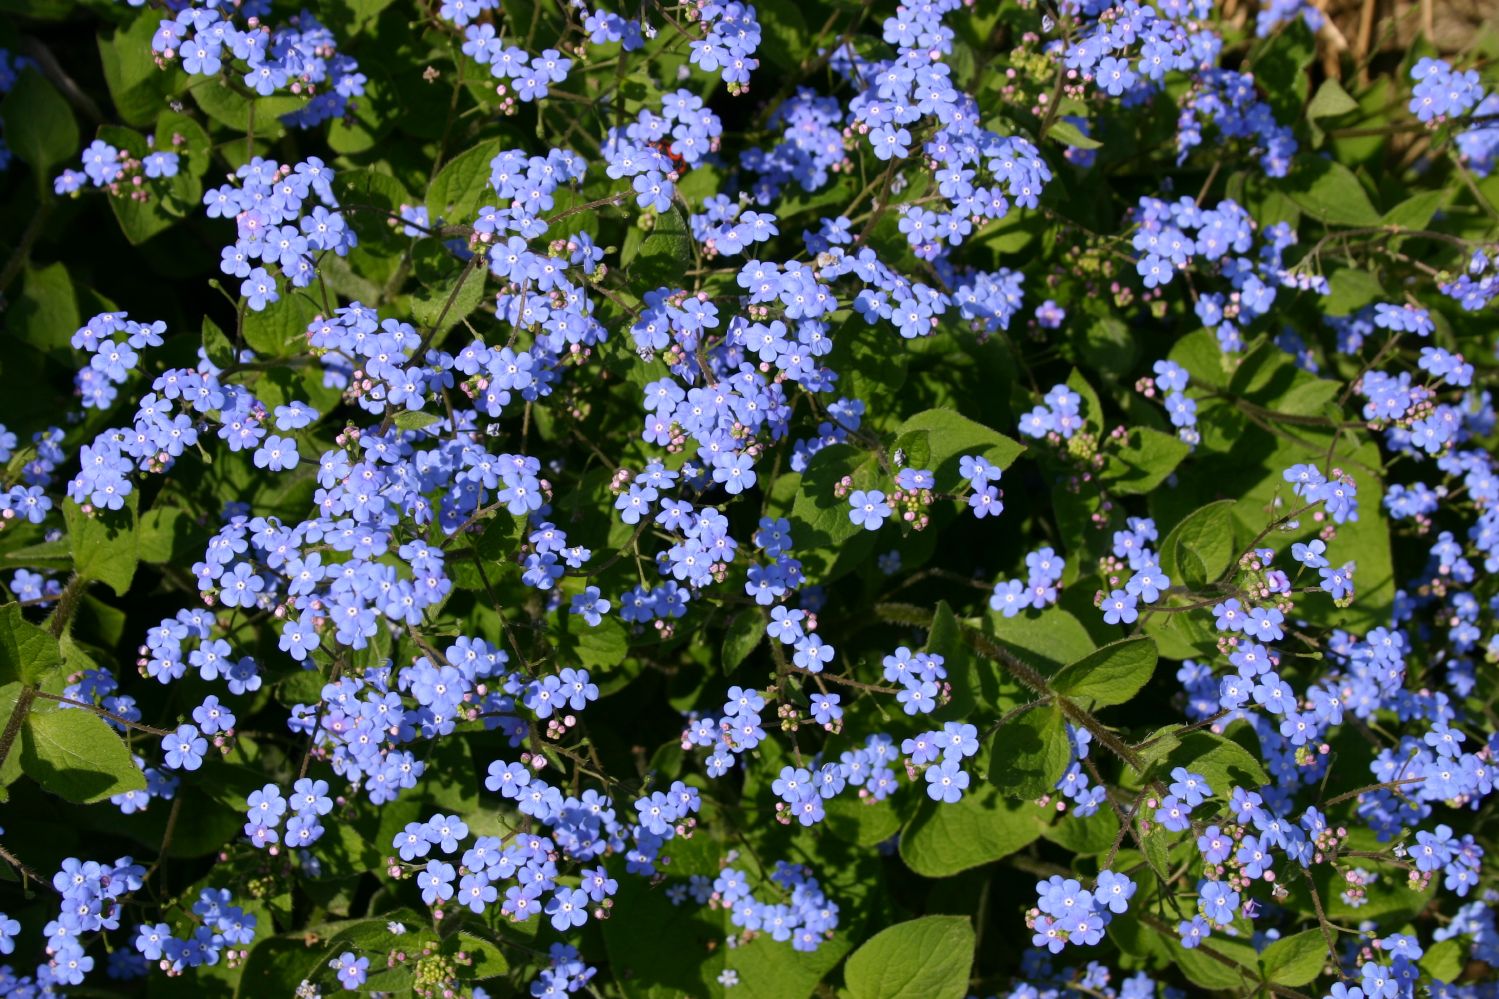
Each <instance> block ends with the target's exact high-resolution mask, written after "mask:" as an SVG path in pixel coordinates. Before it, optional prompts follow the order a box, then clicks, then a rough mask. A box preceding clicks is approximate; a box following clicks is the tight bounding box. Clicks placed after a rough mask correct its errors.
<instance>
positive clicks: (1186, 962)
mask: <svg viewBox="0 0 1499 999" xmlns="http://www.w3.org/2000/svg"><path fill="white" fill-rule="evenodd" d="M1166 946H1167V947H1168V948H1169V949H1170V951H1171V959H1172V960H1173V961H1174V962H1175V963H1176V966H1177V967H1178V968H1180V969H1181V972H1182V974H1184V975H1186V976H1187V979H1188V981H1190V982H1192V983H1193V984H1194V985H1200V986H1201V987H1202V988H1205V989H1220V990H1223V991H1231V992H1233V993H1234V994H1235V995H1243V994H1248V993H1249V992H1251V991H1253V987H1254V984H1255V977H1256V976H1255V975H1254V974H1253V973H1252V972H1251V970H1250V969H1251V968H1257V967H1258V965H1257V958H1256V955H1255V953H1254V948H1253V947H1250V946H1249V945H1248V944H1242V943H1239V942H1237V941H1234V940H1226V939H1224V938H1223V937H1221V936H1214V937H1212V938H1211V939H1210V940H1209V941H1208V942H1206V943H1203V944H1199V945H1198V946H1196V947H1191V948H1188V947H1183V946H1182V945H1181V943H1180V942H1178V940H1177V939H1176V937H1175V935H1172V936H1170V937H1168V938H1167V940H1166ZM1211 954H1218V955H1220V956H1222V957H1227V958H1229V959H1230V963H1228V964H1225V963H1223V962H1222V961H1220V960H1218V959H1217V958H1214V957H1212V956H1211Z"/></svg>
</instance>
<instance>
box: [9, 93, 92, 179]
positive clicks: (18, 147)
mask: <svg viewBox="0 0 1499 999" xmlns="http://www.w3.org/2000/svg"><path fill="white" fill-rule="evenodd" d="M0 119H4V121H5V144H6V145H7V146H9V147H10V148H11V150H12V151H14V152H15V154H16V156H18V157H19V158H20V159H21V160H22V161H24V162H25V163H26V164H28V165H29V166H31V167H33V168H34V169H35V170H36V172H37V174H38V177H39V179H40V180H41V181H43V182H45V181H47V180H49V179H50V178H48V177H47V176H46V174H47V168H48V167H50V166H52V165H53V164H55V163H61V162H63V161H64V160H66V159H69V158H70V157H72V156H75V155H76V154H77V152H78V148H79V139H78V123H77V122H75V121H74V120H73V109H72V108H70V107H68V102H67V101H66V100H65V99H64V98H63V96H62V94H60V93H58V92H57V88H56V87H54V86H52V84H51V83H49V82H47V78H46V77H44V76H42V74H41V73H39V72H37V71H36V70H34V69H27V70H25V71H23V72H22V73H21V75H20V77H19V78H17V80H16V83H15V86H14V87H12V88H11V91H10V93H8V94H6V95H5V100H4V101H3V102H0Z"/></svg>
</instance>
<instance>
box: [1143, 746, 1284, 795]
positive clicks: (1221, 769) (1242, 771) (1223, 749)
mask: <svg viewBox="0 0 1499 999" xmlns="http://www.w3.org/2000/svg"><path fill="white" fill-rule="evenodd" d="M1156 735H1158V736H1161V735H1164V736H1165V737H1164V738H1163V739H1162V740H1161V742H1160V743H1159V744H1158V745H1157V746H1156V747H1153V748H1154V749H1155V751H1154V752H1149V753H1147V754H1146V759H1147V760H1152V761H1153V760H1157V759H1159V758H1160V756H1161V755H1164V756H1165V759H1164V760H1162V761H1161V762H1159V763H1157V765H1156V766H1155V768H1154V772H1156V773H1158V774H1159V773H1170V772H1171V770H1172V769H1173V768H1175V767H1185V768H1186V769H1187V770H1189V771H1191V772H1192V773H1198V774H1201V775H1202V776H1203V777H1205V778H1207V782H1208V786H1209V787H1211V788H1212V789H1213V794H1214V795H1215V796H1217V797H1220V798H1224V799H1227V798H1228V796H1229V794H1230V793H1231V792H1232V789H1233V788H1235V787H1242V788H1245V789H1246V790H1250V791H1253V790H1257V789H1259V788H1261V787H1263V786H1265V785H1266V784H1268V783H1270V775H1269V774H1267V773H1266V772H1265V767H1264V765H1263V764H1262V763H1260V761H1259V760H1258V759H1256V758H1255V756H1254V754H1253V753H1251V752H1250V751H1249V750H1247V749H1245V748H1244V747H1243V746H1241V745H1239V744H1238V743H1237V742H1234V741H1233V740H1232V739H1228V738H1225V737H1224V736H1221V735H1217V734H1215V733H1213V732H1207V731H1197V732H1188V733H1187V734H1186V735H1184V736H1181V737H1180V738H1178V737H1177V736H1176V735H1175V734H1174V731H1168V732H1165V733H1161V732H1158V733H1156Z"/></svg>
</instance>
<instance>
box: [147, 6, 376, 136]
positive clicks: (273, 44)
mask: <svg viewBox="0 0 1499 999" xmlns="http://www.w3.org/2000/svg"><path fill="white" fill-rule="evenodd" d="M132 3H134V0H132ZM180 6H181V9H180V10H179V12H178V13H177V15H176V17H173V18H163V19H162V20H161V22H160V25H159V26H158V28H157V29H156V33H155V35H153V36H152V38H151V51H152V52H154V53H156V56H157V61H158V63H159V64H160V65H163V66H165V65H168V64H170V63H173V62H175V63H178V64H180V65H181V66H182V69H183V71H184V72H186V73H187V74H188V75H190V76H206V77H215V78H220V77H222V78H224V79H228V80H234V81H236V82H237V83H238V84H239V85H240V86H242V87H244V88H245V89H247V90H250V91H252V92H253V93H255V94H256V95H257V96H260V97H270V96H271V95H272V94H285V95H287V96H291V97H295V98H300V99H302V100H303V103H302V104H301V106H299V107H297V108H295V109H294V110H291V111H287V112H285V113H284V114H282V115H281V120H282V121H283V122H284V123H286V124H287V125H290V126H292V127H294V128H312V127H314V126H316V125H320V124H322V123H323V122H325V121H328V120H329V119H332V118H342V117H344V116H345V115H348V114H350V113H351V111H352V100H353V98H356V97H361V96H363V95H364V85H365V83H366V82H368V81H367V80H366V78H365V75H364V74H363V73H361V72H360V71H359V64H358V63H357V62H355V61H354V59H352V58H351V57H349V56H347V55H344V54H343V53H341V52H339V51H338V39H337V38H335V37H334V35H333V32H331V31H330V30H328V28H326V27H324V26H323V25H322V24H321V23H320V22H319V21H318V20H317V19H316V18H315V17H313V16H312V14H311V13H309V12H308V11H305V10H304V11H301V12H300V13H298V14H295V15H293V16H291V17H289V18H288V19H287V20H286V22H285V23H284V24H282V25H280V26H277V27H272V26H271V25H268V24H266V23H265V21H264V18H265V17H266V15H268V14H269V13H270V4H269V3H268V2H265V0H250V2H247V3H242V4H238V5H235V6H233V7H227V6H219V5H214V4H209V5H205V6H201V7H200V6H193V5H187V4H183V5H180ZM237 21H238V23H236V22H237Z"/></svg>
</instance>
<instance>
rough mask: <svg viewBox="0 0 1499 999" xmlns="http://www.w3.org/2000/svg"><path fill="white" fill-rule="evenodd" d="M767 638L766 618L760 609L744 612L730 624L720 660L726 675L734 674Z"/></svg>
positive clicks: (737, 615) (735, 616)
mask: <svg viewBox="0 0 1499 999" xmlns="http://www.w3.org/2000/svg"><path fill="white" fill-rule="evenodd" d="M763 637H765V616H764V615H763V614H761V613H760V611H759V610H758V609H752V610H742V611H740V612H739V613H738V614H736V615H734V620H732V621H730V622H729V628H728V631H726V632H725V633H724V636H723V652H722V659H721V660H720V661H721V663H722V666H723V671H724V673H725V674H729V673H732V672H734V670H736V669H738V668H739V664H740V663H742V662H744V660H745V658H746V657H748V656H749V654H750V653H751V652H753V651H755V647H756V646H757V645H759V644H760V639H761V638H763Z"/></svg>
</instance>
